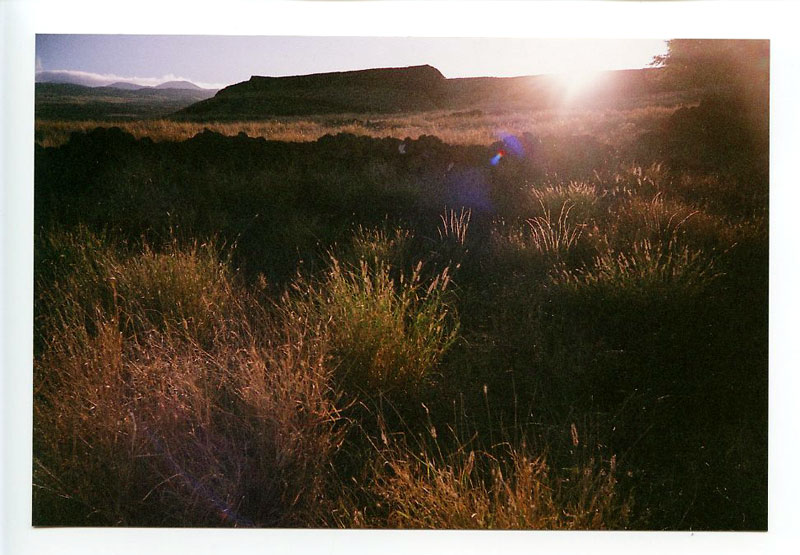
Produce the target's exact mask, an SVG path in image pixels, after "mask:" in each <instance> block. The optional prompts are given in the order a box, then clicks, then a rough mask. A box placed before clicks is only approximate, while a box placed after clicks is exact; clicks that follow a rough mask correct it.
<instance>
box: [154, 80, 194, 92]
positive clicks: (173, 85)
mask: <svg viewBox="0 0 800 555" xmlns="http://www.w3.org/2000/svg"><path fill="white" fill-rule="evenodd" d="M153 88H154V89H188V90H193V91H202V90H206V89H203V88H202V87H198V86H197V85H195V84H194V83H192V82H190V81H167V82H166V83H161V84H160V85H156V86H155V87H153Z"/></svg>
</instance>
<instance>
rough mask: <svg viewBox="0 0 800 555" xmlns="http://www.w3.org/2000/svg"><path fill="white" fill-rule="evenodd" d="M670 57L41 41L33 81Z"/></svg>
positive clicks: (564, 42) (581, 68)
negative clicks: (35, 78) (34, 79)
mask: <svg viewBox="0 0 800 555" xmlns="http://www.w3.org/2000/svg"><path fill="white" fill-rule="evenodd" d="M665 50H666V43H665V41H664V40H615V39H598V40H587V39H580V40H576V39H560V40H559V39H515V38H408V37H284V36H280V37H279V36H269V37H267V36H263V37H255V36H212V35H202V36H191V35H55V34H39V35H37V36H36V75H37V81H40V80H70V81H73V82H79V83H81V84H87V85H92V86H99V85H107V84H110V83H112V82H114V81H129V82H134V83H138V84H141V85H157V84H159V83H162V82H164V81H172V80H187V81H191V82H193V83H195V84H197V85H199V86H201V87H207V88H221V87H224V86H226V85H230V84H233V83H238V82H241V81H246V80H247V79H249V78H250V77H251V76H252V75H265V76H284V75H304V74H309V73H323V72H328V71H347V70H355V69H369V68H374V67H405V66H411V65H423V64H429V65H432V66H434V67H435V68H437V69H438V70H439V71H441V72H442V74H444V76H445V77H450V78H453V77H484V76H491V77H511V76H518V75H539V74H545V73H582V72H591V71H599V70H608V69H629V68H641V67H645V66H647V65H648V64H649V63H650V62H651V61H652V59H653V56H655V55H657V54H661V53H663V52H664V51H665Z"/></svg>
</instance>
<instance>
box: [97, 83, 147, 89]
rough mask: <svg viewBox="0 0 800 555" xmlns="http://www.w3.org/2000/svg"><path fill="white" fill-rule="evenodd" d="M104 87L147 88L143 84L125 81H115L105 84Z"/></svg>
mask: <svg viewBox="0 0 800 555" xmlns="http://www.w3.org/2000/svg"><path fill="white" fill-rule="evenodd" d="M106 87H110V88H112V89H124V90H127V91H138V90H139V89H146V88H147V87H146V86H145V85H137V84H136V83H128V82H127V81H117V82H116V83H111V84H110V85H106Z"/></svg>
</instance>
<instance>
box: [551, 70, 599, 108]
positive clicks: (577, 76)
mask: <svg viewBox="0 0 800 555" xmlns="http://www.w3.org/2000/svg"><path fill="white" fill-rule="evenodd" d="M599 75H600V72H599V71H591V70H578V71H567V72H564V73H558V74H555V75H553V78H554V79H555V81H556V83H557V84H558V85H559V86H560V87H562V88H563V89H564V101H565V102H570V101H573V100H575V99H576V98H578V97H580V96H582V95H583V94H585V93H587V92H589V91H590V90H591V89H592V87H593V86H594V85H595V84H596V83H597V78H598V77H599Z"/></svg>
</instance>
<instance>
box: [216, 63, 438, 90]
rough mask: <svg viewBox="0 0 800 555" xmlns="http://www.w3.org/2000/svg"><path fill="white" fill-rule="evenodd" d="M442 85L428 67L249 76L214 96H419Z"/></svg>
mask: <svg viewBox="0 0 800 555" xmlns="http://www.w3.org/2000/svg"><path fill="white" fill-rule="evenodd" d="M445 81H446V79H445V77H444V75H442V73H441V72H440V71H439V70H438V69H436V68H435V67H433V66H430V65H421V66H411V67H400V68H376V69H361V70H354V71H334V72H328V73H312V74H309V75H293V76H286V77H262V76H259V75H253V76H252V77H250V79H249V80H248V81H244V82H242V83H237V84H235V85H230V86H229V87H225V88H224V89H222V90H220V91H219V92H218V93H217V96H227V95H231V94H235V95H242V94H249V93H258V92H262V91H274V90H277V89H279V90H291V89H302V90H304V91H313V90H321V89H326V88H329V87H359V88H362V87H363V88H369V89H399V90H407V91H413V92H421V91H431V90H435V89H438V88H440V87H441V86H442V84H443V83H444V82H445Z"/></svg>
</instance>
